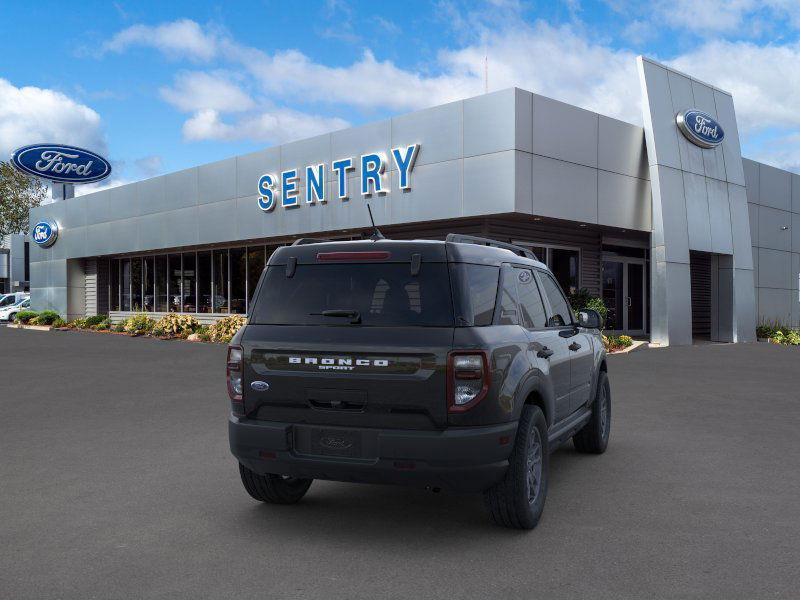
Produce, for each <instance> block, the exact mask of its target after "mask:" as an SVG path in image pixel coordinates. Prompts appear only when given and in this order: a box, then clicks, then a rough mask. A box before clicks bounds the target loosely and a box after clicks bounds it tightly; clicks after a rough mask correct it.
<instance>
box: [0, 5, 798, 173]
mask: <svg viewBox="0 0 800 600" xmlns="http://www.w3.org/2000/svg"><path fill="white" fill-rule="evenodd" d="M0 27H2V29H1V31H2V34H3V35H2V36H0V46H1V47H2V51H3V56H4V57H5V58H6V59H5V60H4V61H3V63H2V67H0V153H2V154H6V155H7V154H8V153H9V152H10V151H11V150H12V149H13V148H14V147H17V146H19V145H23V144H26V143H30V142H34V141H56V142H64V143H73V144H78V145H83V146H87V147H89V148H93V149H98V150H99V151H101V152H103V153H105V154H106V156H107V157H108V158H110V159H111V160H112V162H113V163H114V165H115V175H114V177H113V178H112V180H111V181H109V182H106V183H105V184H104V185H109V184H111V185H113V184H119V183H123V182H127V181H134V180H138V179H142V178H145V177H150V176H153V175H156V174H158V173H162V172H168V171H173V170H177V169H180V168H185V167H189V166H193V165H197V164H201V163H204V162H209V161H212V160H217V159H220V158H224V157H228V156H231V155H234V154H238V153H242V152H246V151H249V150H254V149H257V148H261V147H265V146H269V145H273V144H277V143H280V142H284V141H289V140H292V139H300V138H303V137H308V136H311V135H315V134H317V133H322V132H325V131H330V130H332V129H338V128H341V127H345V126H348V125H353V124H359V123H363V122H368V121H373V120H376V119H381V118H384V117H386V116H390V115H394V114H399V113H403V112H408V111H411V110H415V109H419V108H424V107H425V106H430V105H435V104H439V103H442V102H447V101H450V100H456V99H459V98H463V97H469V96H473V95H477V94H480V93H482V92H483V89H484V58H485V57H488V64H489V81H488V83H489V88H490V90H494V89H501V88H505V87H509V86H518V87H521V88H524V89H528V90H531V91H534V92H537V93H541V94H544V95H546V96H551V97H553V98H558V99H561V100H564V101H567V102H570V103H573V104H577V105H579V106H584V107H586V108H589V109H591V110H595V111H598V112H601V113H604V114H608V115H611V116H615V117H617V118H621V119H624V120H626V121H631V122H641V107H640V105H639V83H638V78H637V75H636V70H635V62H634V58H635V56H636V55H637V54H645V55H648V56H651V57H653V58H656V59H658V60H661V61H664V62H667V63H669V64H672V65H674V66H675V67H676V68H679V69H680V70H682V71H686V72H689V73H691V74H693V75H695V76H697V77H698V78H700V79H704V80H707V81H710V82H711V83H714V84H716V85H718V86H719V87H721V88H723V89H727V90H729V91H731V92H732V93H733V94H734V101H735V104H736V109H737V113H738V118H739V123H740V129H741V135H742V139H743V147H744V154H745V155H746V156H750V157H753V158H757V159H760V160H763V161H765V162H769V163H772V164H775V165H778V166H781V167H784V168H791V169H793V170H796V171H800V103H797V102H796V100H795V98H796V96H797V93H798V91H800V37H799V35H798V34H799V33H800V2H798V1H797V0H760V1H756V0H727V1H722V0H706V1H704V2H691V1H689V0H669V1H667V0H650V1H649V2H646V3H640V2H632V1H628V0H606V1H598V2H588V1H581V0H563V1H557V0H556V1H541V2H523V1H521V0H520V1H516V0H490V1H484V2H457V1H453V0H441V1H438V2H395V3H388V2H387V3H383V2H356V1H354V0H327V1H326V0H320V1H315V2H278V1H262V2H229V3H219V4H216V3H202V2H197V1H196V2H191V3H190V2H176V1H173V2H136V3H133V2H125V1H119V2H115V3H110V2H84V3H81V4H80V5H75V6H73V9H71V10H64V5H63V3H56V2H46V1H44V2H36V3H23V2H13V3H5V4H4V9H3V24H2V26H0ZM86 187H88V186H86Z"/></svg>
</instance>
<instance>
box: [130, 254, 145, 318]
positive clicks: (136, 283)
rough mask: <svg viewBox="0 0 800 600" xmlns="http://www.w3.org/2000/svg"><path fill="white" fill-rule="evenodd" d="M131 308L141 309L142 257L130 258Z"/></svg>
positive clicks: (134, 309)
mask: <svg viewBox="0 0 800 600" xmlns="http://www.w3.org/2000/svg"><path fill="white" fill-rule="evenodd" d="M131 310H133V311H137V310H142V259H141V258H132V259H131Z"/></svg>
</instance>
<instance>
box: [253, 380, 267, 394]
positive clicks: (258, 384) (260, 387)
mask: <svg viewBox="0 0 800 600" xmlns="http://www.w3.org/2000/svg"><path fill="white" fill-rule="evenodd" d="M250 387H251V388H252V389H254V390H255V391H257V392H266V391H267V390H268V389H269V384H268V383H267V382H266V381H254V382H253V383H251V384H250Z"/></svg>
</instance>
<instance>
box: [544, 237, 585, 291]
mask: <svg viewBox="0 0 800 600" xmlns="http://www.w3.org/2000/svg"><path fill="white" fill-rule="evenodd" d="M579 258H580V252H578V251H577V250H565V249H563V248H550V260H549V262H548V264H547V266H548V267H550V270H551V271H552V272H553V275H555V276H556V279H557V280H558V283H559V285H561V289H563V290H564V293H566V294H575V293H577V291H578V280H579V277H578V264H579V262H580V261H579Z"/></svg>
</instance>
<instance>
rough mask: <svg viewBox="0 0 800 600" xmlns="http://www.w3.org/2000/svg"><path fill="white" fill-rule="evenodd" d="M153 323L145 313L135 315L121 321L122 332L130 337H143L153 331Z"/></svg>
mask: <svg viewBox="0 0 800 600" xmlns="http://www.w3.org/2000/svg"><path fill="white" fill-rule="evenodd" d="M153 325H155V321H153V319H151V318H150V317H148V316H147V315H146V314H145V313H137V314H135V315H133V316H131V317H128V318H127V319H125V320H124V321H123V325H122V330H123V331H124V332H125V333H127V334H130V335H144V334H146V333H150V332H151V331H152V330H153Z"/></svg>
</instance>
